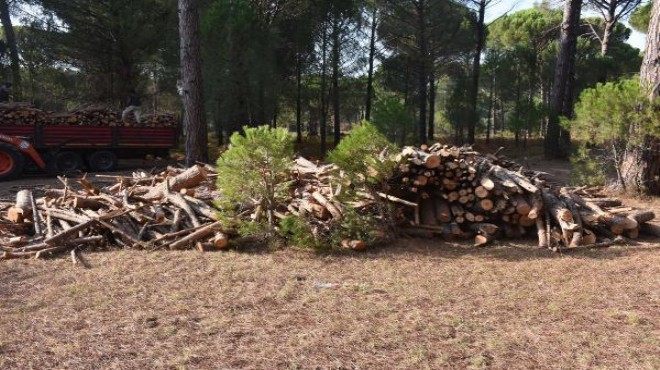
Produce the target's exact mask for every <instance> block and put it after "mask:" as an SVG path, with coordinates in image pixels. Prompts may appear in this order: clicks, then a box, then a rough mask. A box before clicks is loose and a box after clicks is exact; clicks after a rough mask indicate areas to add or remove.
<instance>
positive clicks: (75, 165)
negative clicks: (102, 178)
mask: <svg viewBox="0 0 660 370" xmlns="http://www.w3.org/2000/svg"><path fill="white" fill-rule="evenodd" d="M53 159H54V163H55V169H56V170H57V172H71V171H75V170H79V169H81V168H82V164H83V161H82V158H81V157H80V154H78V153H76V152H72V151H63V152H59V153H57V154H55V158H53Z"/></svg>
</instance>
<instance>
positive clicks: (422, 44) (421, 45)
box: [417, 0, 428, 143]
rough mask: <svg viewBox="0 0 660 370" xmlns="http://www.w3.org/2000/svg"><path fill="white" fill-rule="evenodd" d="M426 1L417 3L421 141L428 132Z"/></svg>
mask: <svg viewBox="0 0 660 370" xmlns="http://www.w3.org/2000/svg"><path fill="white" fill-rule="evenodd" d="M425 6H426V4H425V2H424V1H423V0H420V1H419V3H418V5H417V18H418V22H419V29H418V32H419V34H418V35H417V47H418V49H419V60H418V64H419V67H418V70H417V73H418V75H417V78H418V83H419V86H417V92H418V95H419V96H418V99H419V105H418V106H419V127H418V130H419V131H418V132H419V142H420V143H425V142H426V139H427V136H426V134H427V132H426V104H427V101H426V98H427V94H428V91H427V87H426V86H427V84H428V73H427V72H426V64H427V63H426V58H427V54H428V50H427V45H426V9H425Z"/></svg>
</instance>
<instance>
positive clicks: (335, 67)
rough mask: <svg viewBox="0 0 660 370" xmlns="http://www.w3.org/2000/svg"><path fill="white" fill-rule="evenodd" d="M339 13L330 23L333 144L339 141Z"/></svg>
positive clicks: (336, 13)
mask: <svg viewBox="0 0 660 370" xmlns="http://www.w3.org/2000/svg"><path fill="white" fill-rule="evenodd" d="M340 16H341V14H340V13H339V12H335V14H334V17H333V21H332V111H333V114H334V130H333V131H334V132H333V133H334V144H335V146H337V145H338V144H339V140H341V115H340V111H339V64H340V63H341V25H340V23H339V22H340V21H341V19H340Z"/></svg>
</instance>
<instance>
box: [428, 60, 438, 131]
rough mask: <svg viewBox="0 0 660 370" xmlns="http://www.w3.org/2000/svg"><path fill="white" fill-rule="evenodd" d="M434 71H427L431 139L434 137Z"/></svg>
mask: <svg viewBox="0 0 660 370" xmlns="http://www.w3.org/2000/svg"><path fill="white" fill-rule="evenodd" d="M435 97H436V91H435V73H434V72H433V70H431V72H430V73H429V125H428V126H429V127H428V138H429V140H431V141H433V140H434V137H435Z"/></svg>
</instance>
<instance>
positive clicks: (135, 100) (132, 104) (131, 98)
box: [121, 89, 142, 124]
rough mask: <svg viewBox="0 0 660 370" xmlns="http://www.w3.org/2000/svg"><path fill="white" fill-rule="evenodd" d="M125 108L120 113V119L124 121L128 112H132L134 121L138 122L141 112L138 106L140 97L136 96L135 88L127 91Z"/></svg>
mask: <svg viewBox="0 0 660 370" xmlns="http://www.w3.org/2000/svg"><path fill="white" fill-rule="evenodd" d="M126 105H127V107H126V109H124V111H123V112H122V113H121V119H122V121H126V117H127V116H128V114H129V113H131V112H133V114H134V115H135V122H136V123H138V124H139V123H140V115H141V114H142V109H141V108H140V97H139V96H138V94H137V92H135V89H131V91H129V92H128V100H127V102H126Z"/></svg>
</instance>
